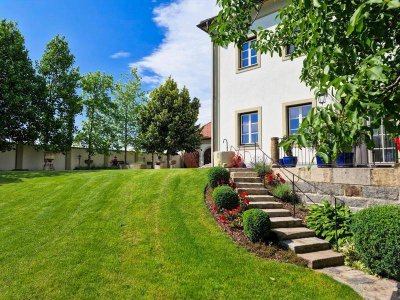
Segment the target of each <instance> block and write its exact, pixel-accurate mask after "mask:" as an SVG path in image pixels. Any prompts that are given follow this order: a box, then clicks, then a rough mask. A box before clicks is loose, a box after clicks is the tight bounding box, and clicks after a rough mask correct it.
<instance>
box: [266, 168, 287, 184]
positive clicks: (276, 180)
mask: <svg viewBox="0 0 400 300" xmlns="http://www.w3.org/2000/svg"><path fill="white" fill-rule="evenodd" d="M285 182H286V180H285V179H284V178H283V177H282V176H281V174H279V173H275V172H274V171H271V172H269V173H267V174H266V175H265V183H266V184H268V185H272V186H277V185H279V184H282V183H285Z"/></svg>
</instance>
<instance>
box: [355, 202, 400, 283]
mask: <svg viewBox="0 0 400 300" xmlns="http://www.w3.org/2000/svg"><path fill="white" fill-rule="evenodd" d="M351 228H352V230H353V233H354V243H355V248H356V250H357V252H358V253H359V256H360V260H361V262H362V263H363V264H365V265H366V266H367V267H368V268H369V269H371V271H373V272H374V273H376V274H378V275H381V276H384V277H389V278H394V279H396V280H400V206H394V205H387V206H375V207H370V208H367V209H364V210H362V211H360V212H358V213H356V214H355V215H354V217H353V220H352V225H351Z"/></svg>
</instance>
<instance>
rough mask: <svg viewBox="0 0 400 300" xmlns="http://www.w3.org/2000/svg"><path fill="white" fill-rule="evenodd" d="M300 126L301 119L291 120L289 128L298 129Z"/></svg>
mask: <svg viewBox="0 0 400 300" xmlns="http://www.w3.org/2000/svg"><path fill="white" fill-rule="evenodd" d="M299 125H300V122H299V119H290V123H289V128H290V129H298V128H299Z"/></svg>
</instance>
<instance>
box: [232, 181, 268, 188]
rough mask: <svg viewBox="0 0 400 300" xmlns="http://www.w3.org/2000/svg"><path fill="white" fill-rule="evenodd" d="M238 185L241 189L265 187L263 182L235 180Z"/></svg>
mask: <svg viewBox="0 0 400 300" xmlns="http://www.w3.org/2000/svg"><path fill="white" fill-rule="evenodd" d="M235 184H236V187H237V188H241V189H248V188H250V189H252V188H262V189H263V188H264V185H263V184H262V183H261V182H237V181H235Z"/></svg>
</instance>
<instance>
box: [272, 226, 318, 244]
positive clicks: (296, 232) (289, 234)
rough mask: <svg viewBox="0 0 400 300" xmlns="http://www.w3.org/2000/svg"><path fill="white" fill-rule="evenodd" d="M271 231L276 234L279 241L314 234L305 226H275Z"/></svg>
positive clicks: (312, 235)
mask: <svg viewBox="0 0 400 300" xmlns="http://www.w3.org/2000/svg"><path fill="white" fill-rule="evenodd" d="M271 231H272V232H273V233H274V234H275V235H276V238H277V239H278V240H280V241H282V240H291V239H300V238H307V237H314V236H315V232H314V231H313V230H311V229H308V228H306V227H293V228H290V227H289V228H275V229H272V230H271Z"/></svg>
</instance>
